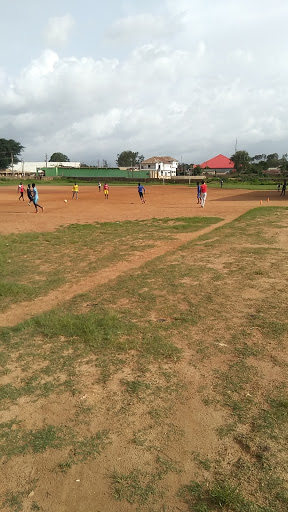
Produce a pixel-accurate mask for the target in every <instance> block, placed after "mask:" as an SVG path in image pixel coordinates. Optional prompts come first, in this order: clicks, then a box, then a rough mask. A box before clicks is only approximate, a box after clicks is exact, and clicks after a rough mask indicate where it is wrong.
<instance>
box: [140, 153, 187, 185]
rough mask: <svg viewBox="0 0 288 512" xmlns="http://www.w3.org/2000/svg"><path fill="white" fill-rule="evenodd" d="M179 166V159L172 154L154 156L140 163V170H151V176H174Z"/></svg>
mask: <svg viewBox="0 0 288 512" xmlns="http://www.w3.org/2000/svg"><path fill="white" fill-rule="evenodd" d="M177 167H178V160H176V158H172V157H171V156H152V157H151V158H147V160H143V162H141V164H140V170H141V171H150V176H151V178H166V179H167V178H173V177H174V176H176V171H177Z"/></svg>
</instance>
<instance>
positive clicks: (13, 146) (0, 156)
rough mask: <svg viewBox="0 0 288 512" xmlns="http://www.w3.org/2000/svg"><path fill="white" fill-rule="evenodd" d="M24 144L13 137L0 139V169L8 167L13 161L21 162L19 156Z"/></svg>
mask: <svg viewBox="0 0 288 512" xmlns="http://www.w3.org/2000/svg"><path fill="white" fill-rule="evenodd" d="M23 149H24V146H22V144H20V142H16V140H13V139H0V169H7V167H9V165H10V164H11V162H12V161H13V163H17V162H19V158H18V156H19V155H20V153H21V152H22V151H23Z"/></svg>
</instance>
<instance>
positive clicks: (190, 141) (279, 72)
mask: <svg viewBox="0 0 288 512" xmlns="http://www.w3.org/2000/svg"><path fill="white" fill-rule="evenodd" d="M2 2H3V5H5V7H3V6H2V9H1V18H0V127H1V131H0V138H5V139H10V138H11V139H14V140H16V141H18V142H20V143H21V144H22V145H23V146H24V147H25V149H24V151H23V153H22V155H21V158H23V160H24V161H44V160H45V155H46V154H47V155H48V159H49V158H50V156H51V155H52V154H53V153H54V152H61V153H64V154H65V155H67V156H68V158H69V159H70V160H71V161H80V162H82V163H86V164H89V165H95V164H97V163H98V162H100V163H101V162H102V161H103V159H105V160H107V162H108V165H109V166H113V165H115V160H116V158H117V154H119V153H121V152H122V151H125V150H131V151H135V152H136V151H137V152H138V153H139V154H143V155H144V157H145V158H149V157H151V156H172V157H173V158H176V159H177V160H179V161H180V162H181V161H182V162H185V163H189V164H191V163H194V164H197V163H201V162H203V161H206V160H208V159H210V158H212V157H214V156H215V155H217V154H219V153H222V154H224V155H226V156H228V157H230V156H231V155H232V154H233V153H234V152H235V147H236V149H237V150H246V151H248V152H249V154H250V155H251V156H253V155H255V154H262V153H265V154H269V153H275V152H276V153H278V154H279V155H280V156H282V154H284V153H287V152H288V140H287V134H288V115H287V110H288V87H287V84H288V59H287V55H288V31H287V21H288V2H287V0H273V2H271V0H269V1H268V0H241V1H240V0H201V2H199V0H157V1H155V0H145V1H144V0H134V1H132V0H106V1H104V2H103V0H101V1H99V0H82V1H81V2H80V1H79V0H49V1H48V2H44V1H43V0H42V1H39V0H25V1H23V0H14V1H13V2H10V3H8V2H5V3H4V0H0V4H1V3H2ZM236 141H237V145H236Z"/></svg>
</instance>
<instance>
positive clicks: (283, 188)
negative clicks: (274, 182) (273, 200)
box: [280, 180, 286, 196]
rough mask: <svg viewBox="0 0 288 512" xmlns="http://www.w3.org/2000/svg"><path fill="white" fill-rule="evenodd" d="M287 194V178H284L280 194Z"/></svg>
mask: <svg viewBox="0 0 288 512" xmlns="http://www.w3.org/2000/svg"><path fill="white" fill-rule="evenodd" d="M285 194H286V180H284V183H283V185H282V190H281V194H280V196H285Z"/></svg>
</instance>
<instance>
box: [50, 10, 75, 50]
mask: <svg viewBox="0 0 288 512" xmlns="http://www.w3.org/2000/svg"><path fill="white" fill-rule="evenodd" d="M74 25H75V21H74V19H73V17H72V16H71V14H65V15H64V16H58V17H54V18H50V19H49V20H48V23H47V26H46V28H45V30H44V40H45V43H46V45H47V46H48V47H49V48H56V49H57V48H62V47H63V46H65V45H66V43H67V42H68V39H69V36H70V33H71V31H72V29H73V27H74Z"/></svg>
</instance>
